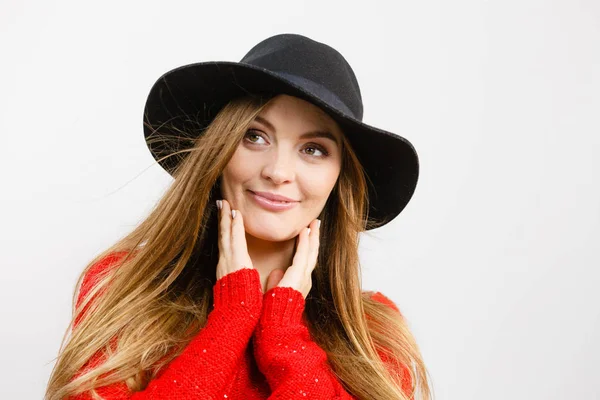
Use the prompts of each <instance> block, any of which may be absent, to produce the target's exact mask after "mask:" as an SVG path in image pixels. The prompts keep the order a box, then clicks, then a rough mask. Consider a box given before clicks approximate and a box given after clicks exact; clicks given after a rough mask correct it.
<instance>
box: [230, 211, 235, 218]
mask: <svg viewBox="0 0 600 400" xmlns="http://www.w3.org/2000/svg"><path fill="white" fill-rule="evenodd" d="M231 216H232V217H233V218H235V210H231Z"/></svg>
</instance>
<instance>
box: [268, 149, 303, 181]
mask: <svg viewBox="0 0 600 400" xmlns="http://www.w3.org/2000/svg"><path fill="white" fill-rule="evenodd" d="M269 153H270V154H269V155H267V156H265V165H264V167H263V169H262V177H263V178H265V179H270V180H272V181H273V183H276V184H278V185H280V184H282V183H286V182H291V181H293V180H294V178H295V174H296V172H295V170H294V169H295V166H294V158H293V157H292V156H290V155H289V153H288V152H287V151H284V149H282V148H280V149H278V150H276V151H271V152H269Z"/></svg>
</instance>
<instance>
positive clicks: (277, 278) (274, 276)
mask: <svg viewBox="0 0 600 400" xmlns="http://www.w3.org/2000/svg"><path fill="white" fill-rule="evenodd" d="M284 274H285V272H284V271H283V270H281V269H275V270H273V271H271V273H270V274H269V277H268V278H267V290H266V291H267V292H268V291H269V290H270V289H271V288H274V287H275V286H277V284H278V283H279V282H281V278H283V275H284Z"/></svg>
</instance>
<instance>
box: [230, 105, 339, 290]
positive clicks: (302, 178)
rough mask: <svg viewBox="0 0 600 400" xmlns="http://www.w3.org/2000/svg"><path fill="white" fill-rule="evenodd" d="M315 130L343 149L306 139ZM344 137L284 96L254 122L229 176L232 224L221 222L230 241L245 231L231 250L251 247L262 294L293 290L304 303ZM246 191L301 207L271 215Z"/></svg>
mask: <svg viewBox="0 0 600 400" xmlns="http://www.w3.org/2000/svg"><path fill="white" fill-rule="evenodd" d="M261 118H262V119H264V120H266V121H268V123H263V122H261V121H260V119H261ZM269 123H270V125H271V126H270V125H269ZM314 130H320V131H328V132H330V133H331V134H332V135H333V136H334V138H335V139H336V140H337V144H336V143H335V142H334V141H332V140H330V139H328V138H324V137H313V138H301V137H300V136H301V135H302V134H304V133H306V132H309V131H314ZM342 135H343V133H342V131H341V129H340V128H339V126H338V125H337V123H336V122H335V121H334V120H333V119H332V118H331V117H329V116H328V115H327V114H326V113H325V112H324V111H322V110H321V109H320V108H319V107H317V106H315V105H313V104H311V103H309V102H307V101H304V100H302V99H299V98H296V97H292V96H288V95H279V96H277V97H275V98H273V99H272V100H271V101H270V102H269V104H268V105H267V106H266V107H265V108H264V109H263V110H262V112H261V113H260V114H259V116H258V117H257V118H256V119H255V120H254V121H253V122H252V124H251V125H250V127H249V130H248V132H247V133H246V135H245V137H244V138H243V139H242V141H241V142H240V144H239V146H238V148H237V150H236V152H235V154H234V155H233V157H232V159H231V160H230V161H229V163H228V164H227V166H226V168H225V169H224V171H223V174H222V176H221V194H222V196H223V199H224V200H225V201H223V202H222V205H223V207H222V214H223V215H225V214H226V213H229V214H228V215H227V220H228V221H229V225H227V224H223V223H221V224H220V229H221V230H223V229H229V230H230V232H229V233H232V235H231V237H233V236H235V234H234V232H235V230H236V226H237V229H240V232H242V230H241V229H243V232H245V235H243V236H245V243H244V240H240V239H239V235H238V241H237V242H236V243H234V244H233V247H237V248H238V253H239V254H242V253H244V251H245V249H244V248H243V247H244V246H245V247H246V248H247V254H248V256H249V258H250V260H251V261H250V260H248V261H247V263H251V264H252V265H253V267H254V268H256V269H257V270H258V272H259V274H260V279H261V284H262V287H263V292H266V291H267V290H269V289H270V288H271V287H273V286H289V287H294V288H296V289H298V290H300V291H301V292H302V293H303V294H304V296H305V297H306V294H307V293H308V290H309V289H310V283H309V282H308V281H310V273H311V272H312V269H313V268H314V266H315V263H316V258H317V254H318V243H319V242H318V240H319V229H318V224H319V223H320V221H318V220H317V217H318V216H319V214H320V213H321V211H322V210H323V207H324V206H325V203H326V202H327V199H328V197H329V195H330V193H331V191H332V190H333V188H334V186H335V184H336V181H337V178H338V176H339V174H340V169H341V160H342V148H341V143H342V142H341V140H342ZM248 190H254V191H263V192H271V193H275V194H280V195H283V196H286V197H289V198H291V199H294V200H297V201H299V203H298V204H296V206H295V207H293V208H292V209H290V210H286V211H269V210H266V209H264V208H262V207H261V206H260V205H258V204H257V203H256V202H255V200H254V199H253V198H252V194H251V193H250V192H249V191H248ZM230 210H236V212H237V215H236V218H231V215H230ZM238 216H240V217H238ZM236 223H237V224H238V225H236ZM307 228H310V231H311V232H310V233H309V231H308V229H307ZM231 243H233V242H231ZM295 247H296V250H295ZM242 258H243V257H242ZM230 262H233V261H230ZM229 268H230V269H235V268H236V266H235V265H231V266H230V267H229ZM271 273H273V274H272V275H271ZM269 277H270V280H269ZM307 289H308V290H307ZM305 291H306V293H304V292H305Z"/></svg>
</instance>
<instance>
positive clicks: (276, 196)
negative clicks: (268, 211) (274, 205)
mask: <svg viewBox="0 0 600 400" xmlns="http://www.w3.org/2000/svg"><path fill="white" fill-rule="evenodd" d="M250 192H252V193H254V194H256V195H258V196H260V197H263V198H265V199H267V200H271V201H276V202H290V203H293V202H296V200H294V199H290V198H289V197H285V196H282V195H280V194H275V193H269V192H259V191H253V190H250Z"/></svg>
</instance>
